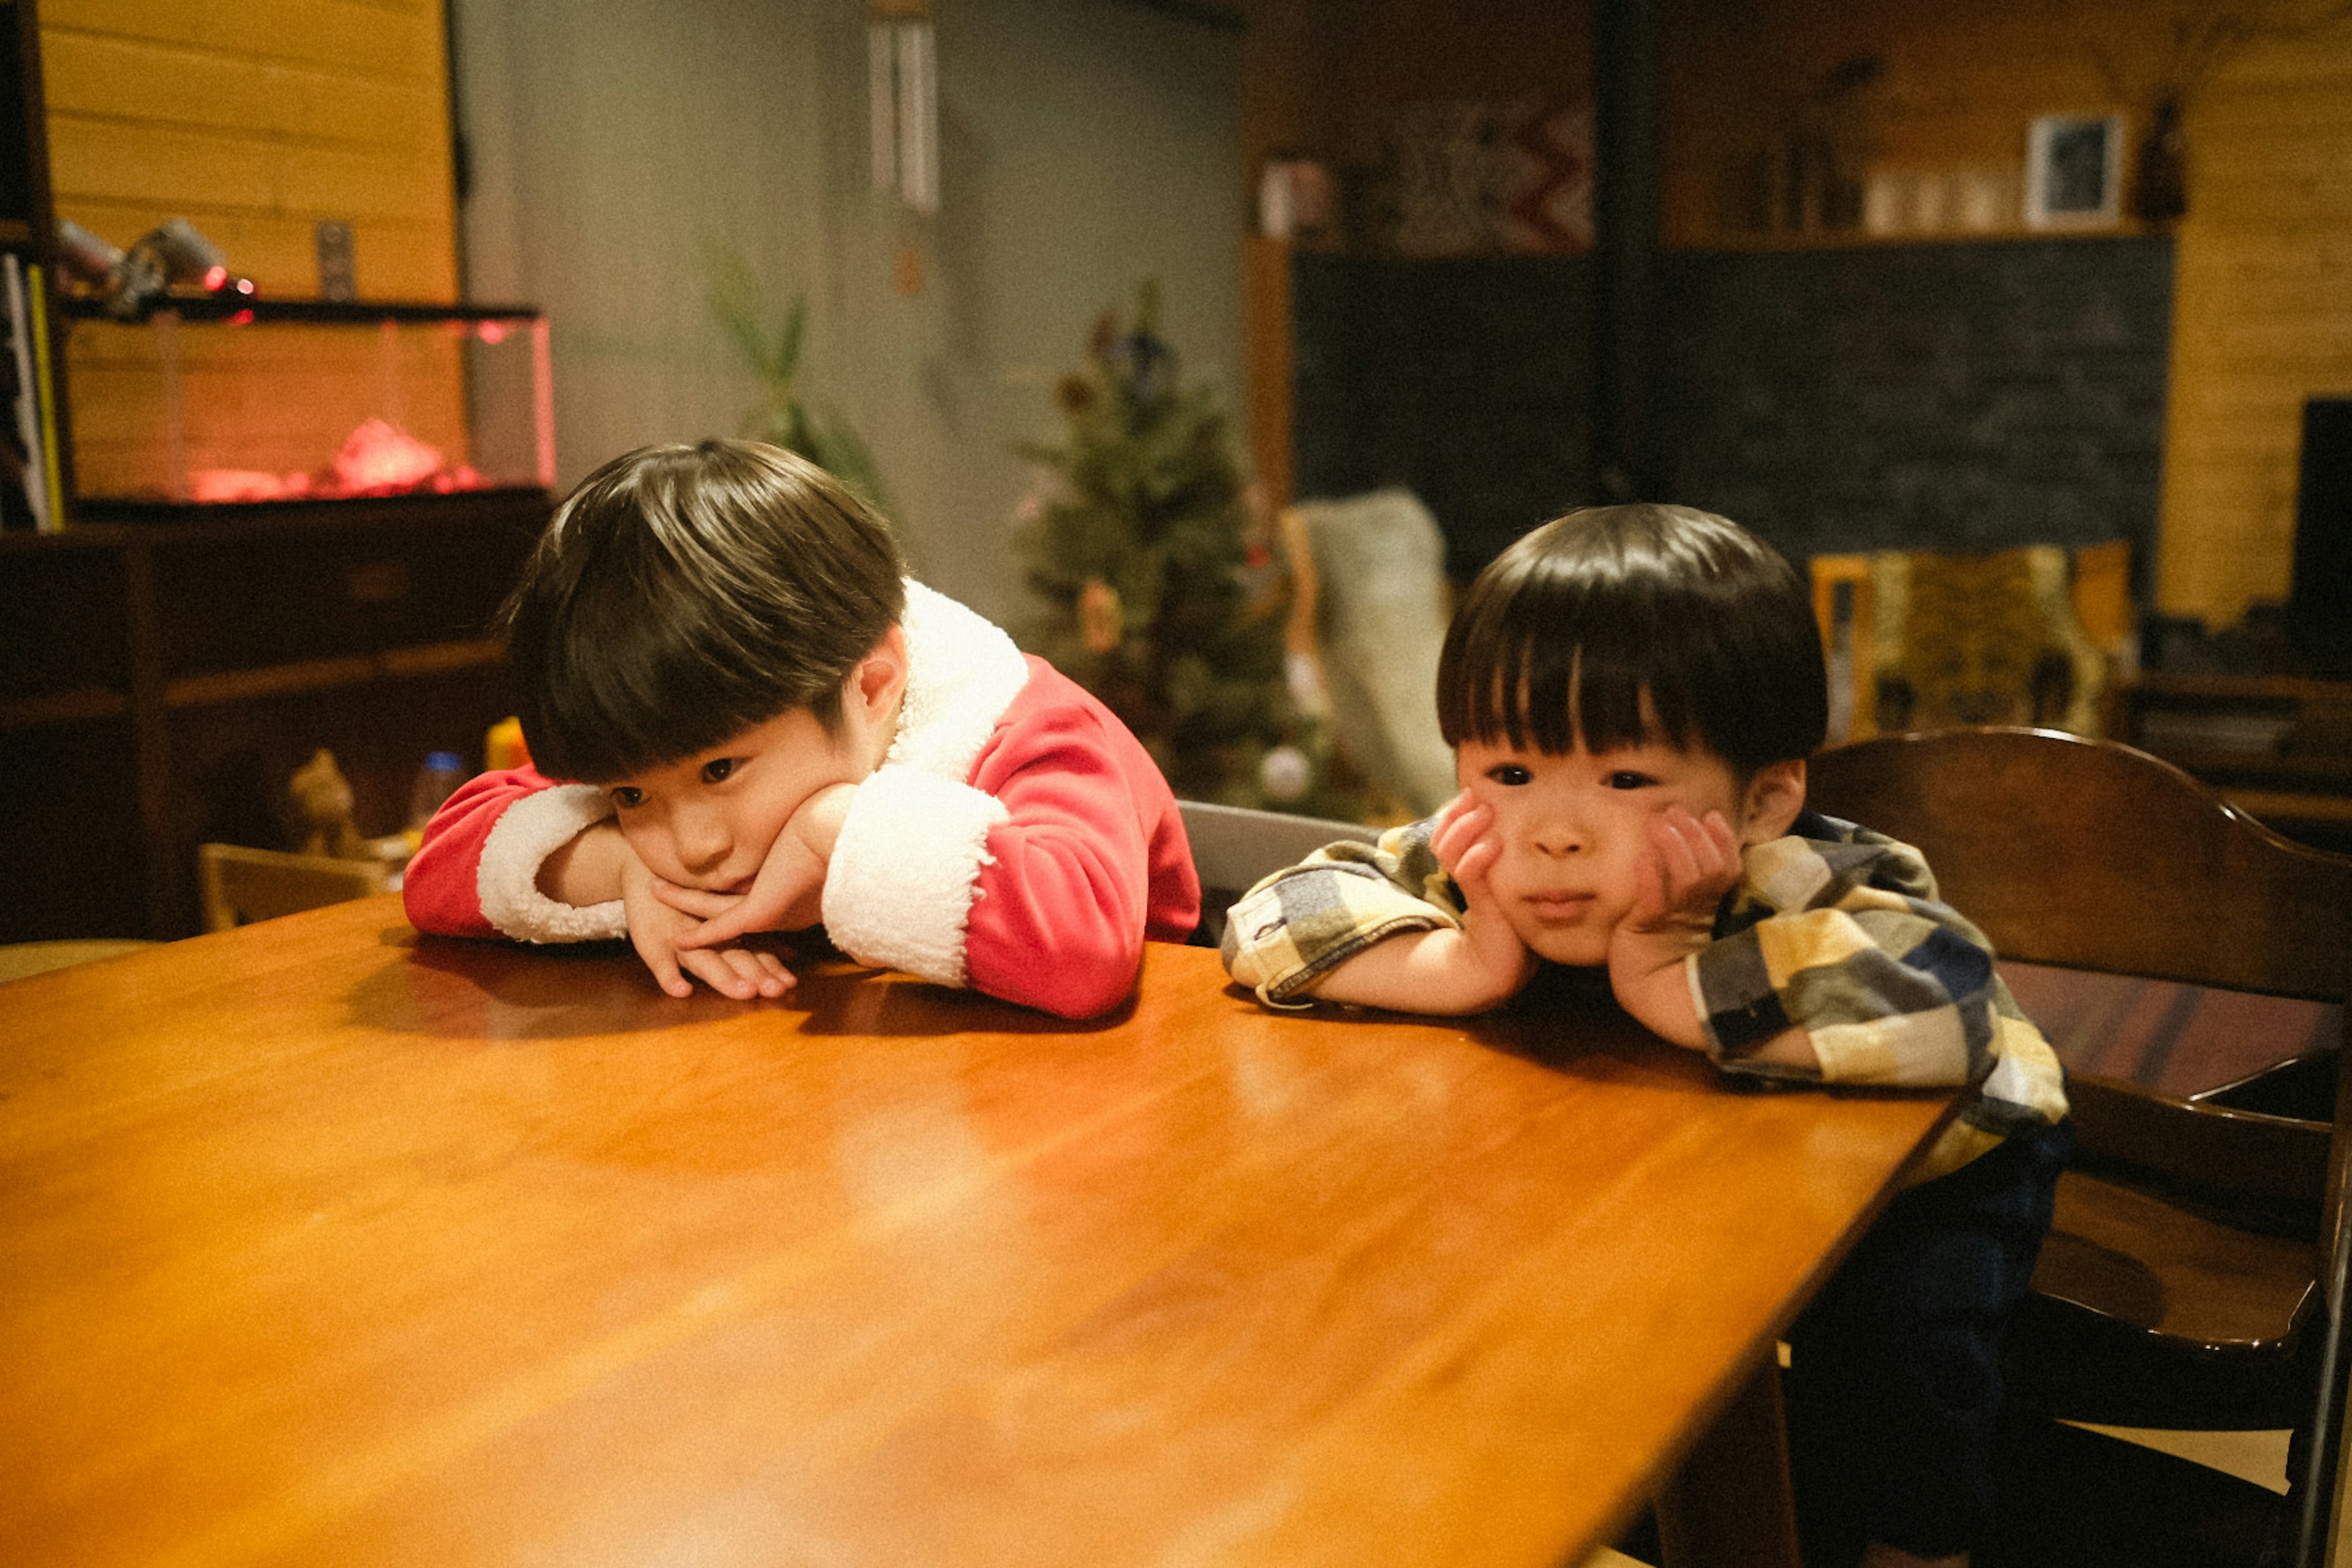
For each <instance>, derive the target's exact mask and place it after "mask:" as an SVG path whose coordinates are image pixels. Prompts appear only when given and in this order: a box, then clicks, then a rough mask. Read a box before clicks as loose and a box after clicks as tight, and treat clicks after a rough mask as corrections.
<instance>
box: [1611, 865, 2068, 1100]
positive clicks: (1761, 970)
mask: <svg viewBox="0 0 2352 1568" xmlns="http://www.w3.org/2000/svg"><path fill="white" fill-rule="evenodd" d="M1715 931H1716V932H1717V933H1719V934H1716V935H1713V936H1712V937H1711V938H1710V940H1707V941H1706V942H1702V943H1698V944H1696V946H1695V947H1693V948H1692V949H1691V950H1690V951H1689V952H1687V953H1685V955H1683V956H1682V957H1680V958H1679V959H1678V960H1676V961H1675V962H1674V963H1671V964H1668V965H1666V966H1664V968H1662V969H1660V970H1658V971H1656V972H1654V973H1652V974H1651V975H1650V977H1649V979H1648V982H1647V984H1650V985H1652V986H1654V987H1655V991H1654V992H1653V993H1652V994H1653V995H1655V994H1663V993H1665V992H1667V991H1670V990H1671V989H1672V988H1673V987H1675V986H1677V985H1678V986H1680V987H1681V988H1682V991H1683V994H1684V995H1685V997H1686V998H1687V1002H1686V1003H1685V1005H1686V1007H1687V1008H1688V1012H1689V1014H1690V1016H1693V1017H1694V1018H1695V1019H1696V1026H1697V1030H1698V1037H1697V1038H1696V1040H1692V1039H1687V1038H1685V1040H1684V1041H1683V1043H1685V1044H1691V1045H1696V1046H1697V1047H1701V1048H1704V1049H1705V1050H1706V1052H1707V1054H1708V1055H1709V1056H1711V1057H1712V1058H1714V1059H1715V1061H1716V1063H1717V1066H1719V1067H1721V1068H1723V1069H1724V1070H1725V1071H1727V1072H1732V1073H1741V1074H1748V1075H1752V1076H1757V1077H1765V1078H1798V1079H1818V1080H1820V1081H1822V1082H1828V1083H1856V1084H1885V1085H1902V1086H1911V1087H1919V1088H1942V1087H1952V1086H1960V1085H1969V1084H1975V1083H1978V1082H1979V1080H1981V1079H1984V1078H1985V1075H1986V1074H1987V1073H1988V1071H1990V1069H1991V1068H1992V1067H1993V1065H1994V1061H1995V1058H1996V1057H1997V1056H1998V1055H2000V1054H2001V1053H2002V1051H2003V1049H2005V1048H2006V1047H2007V1046H2008V1045H2010V1044H2011V1043H2016V1042H2012V1041H2010V1040H2008V1039H2006V1038H2004V1043H2003V1045H2002V1046H2000V1047H1997V1046H1996V1039H1997V1037H2004V1031H2005V1030H2007V1029H2008V1027H2009V1025H2008V1023H2006V1022H2005V1021H2004V1020H2005V1018H2008V1017H2011V1016H2014V1015H2015V1006H2014V1005H2013V1004H2011V1003H2010V1002H2009V1001H2008V994H2007V991H2006V989H2005V988H2004V987H2003V986H2002V985H2001V984H2000V979H1999V977H1998V976H1997V975H1996V973H1994V970H1993V955H1992V950H1991V946H1990V943H1988V942H1986V941H1985V939H1984V936H1983V935H1982V933H1980V932H1979V931H1977V929H1976V928H1975V927H1974V926H1972V925H1970V924H1969V922H1968V921H1966V920H1964V919H1962V918H1961V916H1960V915H1959V914H1958V912H1957V911H1956V910H1953V909H1952V908H1951V907H1950V906H1949V905H1948V904H1945V903H1942V902H1941V901H1939V900H1937V897H1936V885H1935V880H1934V879H1933V877H1932V876H1930V875H1929V874H1928V872H1927V867H1926V865H1925V863H1924V862H1922V861H1921V860H1920V859H1919V858H1918V855H1917V852H1916V851H1915V850H1912V849H1909V848H1907V847H1905V846H1902V845H1899V844H1895V843H1894V842H1893V841H1891V840H1887V839H1884V838H1881V837H1877V836H1875V835H1870V836H1858V837H1856V839H1855V840H1854V841H1853V842H1850V843H1844V844H1832V843H1825V842H1820V841H1815V840H1812V839H1810V838H1804V837H1785V838H1779V839H1774V840H1772V841H1770V842H1769V843H1765V844H1759V845H1753V846H1750V847H1748V849H1747V851H1746V853H1745V855H1744V857H1743V864H1742V868H1741V874H1740V877H1739V879H1738V886H1737V887H1736V888H1734V889H1731V896H1730V898H1729V899H1728V900H1727V901H1726V902H1725V903H1724V904H1723V906H1722V913H1721V915H1720V916H1719V917H1718V919H1717V921H1716V923H1715ZM1615 959H1616V955H1615V954H1614V953H1613V952H1612V964H1611V978H1612V984H1619V985H1620V989H1619V994H1618V999H1619V1001H1620V1002H1622V1003H1624V1004H1625V1005H1626V1007H1627V1009H1628V1010H1629V1011H1636V1012H1637V1016H1638V1009H1637V1008H1636V1006H1635V1003H1634V1001H1633V1000H1632V999H1631V998H1630V997H1629V995H1628V993H1627V991H1626V989H1625V988H1624V984H1623V982H1622V979H1621V976H1620V974H1619V972H1618V966H1617V963H1616V962H1615ZM1643 1021H1644V1022H1650V1020H1648V1019H1646V1018H1645V1019H1644V1020H1643ZM2016 1022H2018V1023H2020V1024H2022V1022H2023V1021H2022V1019H2017V1020H2016ZM1651 1026H1652V1027H1653V1028H1656V1027H1658V1026H1657V1025H1656V1024H1655V1023H1652V1024H1651ZM2023 1027H2024V1029H2025V1030H2026V1031H2028V1032H2030V1031H2031V1030H2032V1026H2031V1025H2024V1026H2023ZM1660 1032H1661V1033H1667V1031H1665V1030H1660ZM1792 1034H1793V1035H1801V1036H1802V1037H1803V1039H1804V1045H1805V1051H1804V1053H1802V1054H1792V1053H1790V1052H1789V1051H1788V1050H1787V1049H1786V1047H1787V1044H1788V1041H1789V1038H1790V1036H1791V1035H1792ZM1668 1037H1669V1038H1674V1037H1675V1035H1674V1034H1671V1033H1669V1034H1668ZM2034 1042H2035V1043H2037V1044H2038V1042H2039V1036H2038V1035H2036V1036H2034ZM2040 1049H2041V1050H2042V1051H2043V1052H2046V1051H2047V1049H2048V1047H2046V1046H2041V1047H2040ZM1807 1057H1809V1058H1810V1059H1806V1058H1807Z"/></svg>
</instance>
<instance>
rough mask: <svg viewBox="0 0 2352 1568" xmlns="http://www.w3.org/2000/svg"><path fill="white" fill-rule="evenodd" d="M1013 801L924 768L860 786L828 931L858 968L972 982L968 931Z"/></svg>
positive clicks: (834, 878)
mask: <svg viewBox="0 0 2352 1568" xmlns="http://www.w3.org/2000/svg"><path fill="white" fill-rule="evenodd" d="M1011 817H1012V814H1011V813H1010V812H1008V811H1006V810H1005V808H1004V803H1003V801H1001V800H998V799H997V798H996V797H995V796H994V795H989V794H987V793H985V792H984V791H981V790H976V789H974V788H972V787H971V785H970V784H959V783H957V782H955V781H954V780H951V779H945V778H941V777H940V776H939V775H938V774H936V773H924V772H922V771H920V770H919V769H916V768H908V767H896V766H893V767H885V768H883V769H881V770H880V771H878V772H877V773H875V774H874V775H873V776H872V777H870V778H868V779H866V782H865V783H863V784H859V785H858V786H857V798H856V800H854V801H852V802H851V803H850V807H849V815H848V816H847V817H846V818H845V819H844V821H843V822H842V825H841V837H840V838H839V839H838V840H837V841H836V842H835V845H834V847H833V859H832V861H831V863H830V864H829V866H828V867H827V869H826V872H825V879H824V929H825V934H826V935H828V936H830V937H831V938H832V939H833V941H834V944H835V946H837V947H839V948H840V949H841V950H842V951H843V952H846V953H849V954H851V955H852V956H853V957H855V958H856V959H857V960H858V961H859V962H861V963H874V964H879V965H884V966H887V967H888V968H891V969H898V970H903V971H905V972H906V973H908V974H913V975H917V976H919V977H920V978H922V979H924V980H930V981H936V982H937V983H939V984H942V985H961V984H963V980H964V962H963V961H964V925H965V922H966V921H967V920H968V919H969V918H970V916H971V900H972V895H973V892H974V890H975V889H976V888H977V886H978V884H979V879H980V868H982V866H987V865H992V864H993V863H994V861H993V859H992V857H991V856H990V855H989V853H988V834H989V829H991V828H992V827H994V826H996V825H997V824H998V823H1000V822H1006V821H1009V820H1011Z"/></svg>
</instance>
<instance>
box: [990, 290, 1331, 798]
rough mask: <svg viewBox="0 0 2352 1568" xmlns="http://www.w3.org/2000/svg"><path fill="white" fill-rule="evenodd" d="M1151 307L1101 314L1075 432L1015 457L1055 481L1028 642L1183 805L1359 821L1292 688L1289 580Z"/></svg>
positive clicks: (1205, 400) (1214, 423) (1030, 564)
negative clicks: (1102, 709)
mask: <svg viewBox="0 0 2352 1568" xmlns="http://www.w3.org/2000/svg"><path fill="white" fill-rule="evenodd" d="M1159 313H1160V312H1159V289H1158V287H1157V286H1156V285H1154V284H1151V283H1146V284H1144V285H1143V286H1142V287H1141V288H1140V289H1138V290H1137V294H1136V304H1135V314H1134V318H1133V320H1132V321H1130V322H1129V323H1128V324H1127V325H1126V327H1125V329H1124V330H1122V328H1121V323H1120V322H1119V320H1118V315H1117V313H1116V312H1115V311H1109V310H1106V311H1105V312H1104V313H1103V314H1102V316H1101V317H1100V318H1099V319H1098V320H1097V321H1096V323H1095V328H1094V331H1093V334H1092V335H1091V337H1090V338H1089V340H1088V342H1087V363H1086V364H1085V366H1084V367H1083V368H1082V369H1079V370H1076V371H1074V372H1072V373H1070V374H1067V375H1065V376H1064V377H1062V379H1061V381H1060V382H1059V384H1057V385H1056V386H1055V393H1054V399H1055V403H1056V405H1059V407H1060V409H1061V413H1062V416H1063V417H1064V419H1065V420H1066V422H1067V427H1068V429H1067V438H1066V440H1065V441H1064V442H1063V443H1062V444H1060V445H1058V446H1052V445H1044V444H1032V445H1024V447H1021V448H1020V451H1021V453H1022V455H1023V456H1024V457H1026V458H1030V459H1031V460H1032V461H1034V462H1036V463H1039V464H1041V465H1044V466H1045V467H1046V468H1050V469H1052V470H1053V471H1054V472H1055V475H1056V476H1057V477H1058V479H1059V480H1060V484H1059V486H1058V489H1059V492H1060V493H1058V494H1056V495H1055V496H1052V497H1050V498H1045V499H1042V500H1039V501H1038V502H1037V503H1036V504H1035V506H1034V511H1032V512H1031V513H1030V515H1029V516H1028V517H1027V519H1026V521H1025V522H1024V527H1023V529H1022V532H1021V537H1020V545H1021V549H1022V551H1023V553H1024V557H1025V559H1026V563H1027V569H1028V581H1029V585H1030V587H1031V588H1032V589H1034V591H1035V593H1036V595H1038V597H1039V598H1040V599H1041V600H1042V601H1043V602H1044V606H1045V608H1044V612H1043V614H1042V615H1041V616H1039V617H1037V619H1036V620H1035V622H1034V624H1033V625H1032V626H1030V627H1028V628H1027V632H1026V636H1025V637H1024V642H1025V643H1026V644H1027V646H1028V647H1030V648H1031V649H1032V650H1033V651H1034V652H1037V653H1041V654H1043V655H1045V657H1046V658H1048V659H1050V660H1052V661H1053V663H1054V665H1055V668H1059V669H1060V670H1062V671H1063V672H1064V673H1065V674H1066V675H1068V676H1069V677H1070V678H1071V679H1074V680H1076V681H1078V682H1079V683H1080V684H1082V685H1084V686H1085V687H1086V688H1087V689H1088V690H1090V691H1092V692H1094V693H1095V695H1096V696H1097V697H1099V698H1101V699H1102V700H1103V701H1104V703H1105V704H1106V705H1107V706H1108V707H1109V709H1110V710H1111V711H1113V712H1115V713H1117V714H1118V716H1119V717H1120V718H1121V719H1122V720H1124V721H1126V722H1127V725H1128V727H1129V729H1131V730H1133V731H1135V732H1136V734H1137V735H1138V736H1139V737H1140V738H1141V739H1142V742H1143V743H1144V745H1145V746H1146V747H1147V748H1148V749H1149V750H1150V752H1151V754H1152V756H1153V758H1154V759H1155V760H1156V761H1158V763H1160V771H1161V772H1162V773H1166V774H1167V775H1168V781H1169V783H1170V784H1171V785H1172V786H1173V787H1174V789H1175V791H1176V793H1177V794H1178V795H1181V796H1183V797H1185V798H1187V799H1192V800H1206V801H1217V802H1222V803H1223V804H1225V805H1250V806H1262V807H1267V808H1271V809H1275V810H1282V811H1295V812H1300V813H1303V814H1306V815H1309V816H1334V817H1340V818H1353V817H1354V816H1356V807H1357V802H1356V795H1355V790H1354V788H1353V786H1352V784H1351V783H1350V781H1349V780H1348V779H1347V778H1345V777H1343V776H1340V770H1339V769H1337V768H1335V767H1334V765H1333V762H1334V759H1333V757H1332V754H1331V752H1330V748H1329V744H1328V739H1327V737H1326V734H1325V731H1324V730H1323V727H1322V726H1321V725H1320V724H1318V723H1317V722H1316V721H1314V720H1313V718H1312V717H1311V716H1310V715H1308V714H1307V713H1305V712H1303V711H1301V710H1300V709H1299V706H1298V704H1297V701H1296V700H1295V699H1294V698H1293V696H1292V693H1291V688H1290V682H1289V678H1288V660H1287V656H1286V647H1285V637H1284V631H1285V624H1286V620H1287V618H1288V612H1289V606H1290V582H1289V577H1288V574H1287V573H1286V571H1285V570H1284V568H1283V566H1282V563H1281V562H1280V560H1279V559H1278V556H1277V553H1276V551H1275V550H1274V548H1273V544H1272V541H1271V540H1270V539H1269V537H1268V530H1267V528H1266V526H1265V520H1264V519H1263V518H1262V517H1260V516H1258V515H1256V512H1257V509H1256V508H1255V507H1254V506H1253V505H1252V502H1251V498H1250V496H1249V494H1248V492H1247V490H1246V489H1245V487H1244V483H1243V479H1242V476H1241V472H1240V469H1239V468H1238V467H1237V466H1236V465H1235V463H1234V458H1233V456H1232V453H1231V451H1230V443H1229V438H1228V435H1227V430H1226V425H1225V420H1224V416H1223V414H1221V413H1220V412H1219V411H1218V409H1217V407H1216V405H1215V401H1214V399H1213V396H1212V395H1210V394H1209V393H1208V392H1207V391H1206V390H1205V389H1202V388H1198V387H1192V388H1188V387H1185V386H1183V385H1181V383H1180V380H1179V377H1178V374H1177V359H1176V353H1175V351H1174V350H1172V349H1171V348H1170V347H1169V346H1168V344H1167V342H1165V341H1163V340H1162V339H1161V338H1160V335H1159Z"/></svg>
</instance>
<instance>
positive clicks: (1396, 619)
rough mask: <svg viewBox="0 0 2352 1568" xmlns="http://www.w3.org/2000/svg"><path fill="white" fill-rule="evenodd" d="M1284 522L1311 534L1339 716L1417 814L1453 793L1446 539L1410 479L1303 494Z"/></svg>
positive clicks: (1321, 637)
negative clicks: (1444, 666)
mask: <svg viewBox="0 0 2352 1568" xmlns="http://www.w3.org/2000/svg"><path fill="white" fill-rule="evenodd" d="M1284 528H1285V532H1286V534H1288V535H1290V536H1291V537H1292V538H1297V537H1299V536H1301V535H1303V536H1304V539H1305V542H1306V544H1307V550H1308V552H1309V553H1310V555H1311V557H1312V559H1313V562H1314V566H1315V578H1316V583H1317V589H1316V592H1317V612H1316V637H1317V641H1318V645H1319V650H1320V655H1321V662H1322V667H1323V678H1324V680H1325V683H1326V684H1327V685H1328V688H1329V692H1330V700H1331V726H1332V730H1333V732H1334V733H1335V734H1336V735H1337V737H1338V739H1339V744H1340V746H1341V748H1342V749H1343V750H1345V751H1346V752H1347V753H1348V755H1349V758H1350V759H1351V760H1352V761H1353V762H1354V763H1355V764H1356V765H1357V767H1359V768H1360V769H1361V770H1362V771H1363V773H1364V774H1365V776H1366V777H1367V778H1369V779H1370V781H1371V782H1372V783H1373V784H1376V785H1378V786H1379V787H1380V788H1381V790H1382V791H1384V792H1385V793H1386V794H1388V795H1391V796H1392V797H1393V798H1394V799H1395V800H1396V802H1397V803H1398V804H1399V805H1402V807H1403V808H1404V809H1405V811H1407V812H1408V813H1409V814H1411V815H1412V816H1428V815H1429V814H1430V813H1431V812H1433V811H1435V810H1436V809H1437V808H1438V807H1439V806H1441V805H1444V804H1445V802H1446V801H1447V800H1448V799H1450V798H1451V797H1452V796H1453V795H1454V753H1453V752H1452V751H1451V750H1450V749H1449V748H1448V747H1447V746H1446V744H1445V742H1444V740H1443V739H1441V738H1440V737H1439V735H1438V732H1437V656H1438V652H1439V650H1440V649H1441V648H1442V647H1444V643H1445V623H1446V619H1447V616H1448V615H1449V610H1448V607H1447V605H1446V596H1447V588H1446V579H1445V541H1444V536H1443V535H1442V534H1441V533H1440V532H1439V531H1438V527H1437V520H1436V519H1435V518H1433V517H1432V516H1430V514H1429V509H1428V508H1427V507H1425V506H1423V505H1422V503H1421V501H1420V500H1418V499H1417V498H1416V497H1415V496H1414V495H1413V494H1412V491H1410V490H1402V489H1385V490H1375V491H1373V492H1371V493H1370V494H1369V495H1361V496H1352V497H1349V498H1348V499H1346V500H1308V501H1301V502H1299V503H1298V504H1297V506H1295V507H1292V508H1291V509H1290V510H1288V511H1287V512H1286V513H1285V514H1284Z"/></svg>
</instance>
